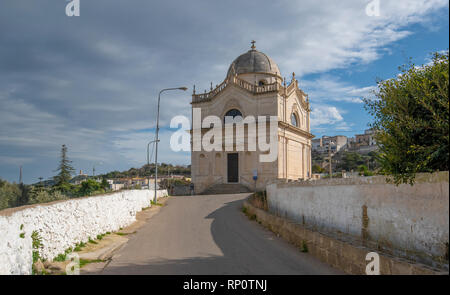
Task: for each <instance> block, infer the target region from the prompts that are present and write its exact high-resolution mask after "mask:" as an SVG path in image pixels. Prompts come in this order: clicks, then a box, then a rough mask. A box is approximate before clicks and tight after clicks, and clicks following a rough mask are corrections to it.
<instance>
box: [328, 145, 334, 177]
mask: <svg viewBox="0 0 450 295" xmlns="http://www.w3.org/2000/svg"><path fill="white" fill-rule="evenodd" d="M328 165H329V168H330V172H329V174H330V178H333V171H332V168H331V146H328Z"/></svg>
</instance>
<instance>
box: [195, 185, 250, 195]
mask: <svg viewBox="0 0 450 295" xmlns="http://www.w3.org/2000/svg"><path fill="white" fill-rule="evenodd" d="M250 192H251V190H250V189H249V188H248V187H246V186H244V185H242V184H240V183H220V184H216V185H213V186H210V187H209V188H207V189H206V190H204V191H203V192H202V193H201V194H202V195H220V194H239V193H250Z"/></svg>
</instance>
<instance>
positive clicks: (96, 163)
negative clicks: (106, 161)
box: [92, 162, 103, 178]
mask: <svg viewBox="0 0 450 295" xmlns="http://www.w3.org/2000/svg"><path fill="white" fill-rule="evenodd" d="M95 165H103V162H95V163H94V165H93V166H92V178H94V177H95Z"/></svg>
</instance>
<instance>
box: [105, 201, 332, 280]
mask: <svg viewBox="0 0 450 295" xmlns="http://www.w3.org/2000/svg"><path fill="white" fill-rule="evenodd" d="M247 195H248V194H235V195H211V196H188V197H171V198H170V199H169V200H168V202H167V204H166V206H164V207H162V208H161V211H160V212H159V213H158V214H157V215H155V216H153V217H152V218H151V219H150V220H149V221H148V222H147V223H146V224H145V225H143V226H142V227H141V228H140V229H139V230H138V231H137V233H136V234H134V235H132V236H131V237H130V241H128V243H127V244H126V245H125V246H124V247H123V248H122V249H121V250H120V251H119V252H118V253H116V254H115V255H114V257H113V259H112V261H111V262H110V263H109V264H108V265H107V266H106V268H105V269H104V270H103V272H102V274H186V275H197V274H200V275H202V274H203V275H206V274H236V275H239V274H252V275H263V274H340V272H339V271H337V270H334V269H332V268H331V267H329V266H327V265H325V264H324V263H321V262H320V261H318V260H317V259H315V258H314V257H312V256H311V255H308V254H307V253H301V252H300V251H299V250H298V249H297V248H295V247H294V246H292V245H290V244H288V243H287V242H285V241H284V240H282V239H281V238H278V237H276V236H275V235H274V234H273V233H272V232H270V231H268V230H266V229H264V228H263V227H262V226H261V225H259V224H258V223H256V222H255V221H250V220H249V219H248V218H247V217H246V216H245V215H244V214H243V213H242V212H241V208H242V201H243V199H245V198H246V196H247Z"/></svg>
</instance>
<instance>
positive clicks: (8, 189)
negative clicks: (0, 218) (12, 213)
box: [0, 179, 22, 210]
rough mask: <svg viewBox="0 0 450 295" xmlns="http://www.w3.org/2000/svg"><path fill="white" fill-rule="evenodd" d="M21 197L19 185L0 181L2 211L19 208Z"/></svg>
mask: <svg viewBox="0 0 450 295" xmlns="http://www.w3.org/2000/svg"><path fill="white" fill-rule="evenodd" d="M21 196H22V191H21V190H20V188H19V185H17V184H15V183H9V182H7V181H5V180H2V179H0V210H3V209H6V208H11V207H15V206H17V203H18V199H19V198H20V197H21Z"/></svg>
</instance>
